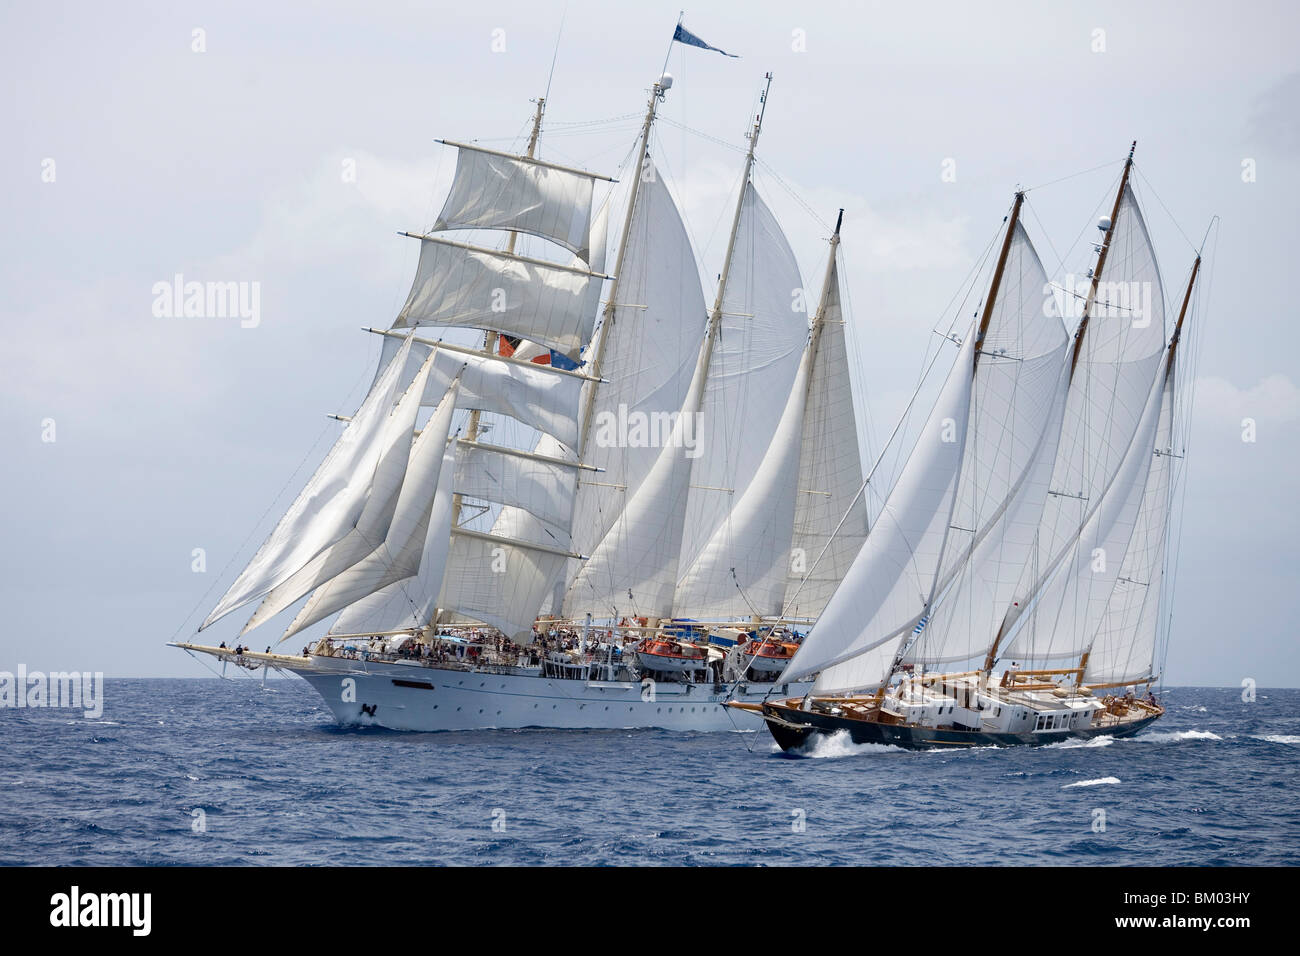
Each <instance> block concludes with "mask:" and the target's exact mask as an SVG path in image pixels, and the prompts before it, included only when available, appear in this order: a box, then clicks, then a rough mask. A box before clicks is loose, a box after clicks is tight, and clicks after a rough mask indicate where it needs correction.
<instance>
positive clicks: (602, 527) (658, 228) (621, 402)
mask: <svg viewBox="0 0 1300 956" xmlns="http://www.w3.org/2000/svg"><path fill="white" fill-rule="evenodd" d="M647 164H648V165H647V166H646V170H647V174H646V176H645V177H644V179H643V181H642V182H641V184H640V188H639V189H638V191H637V197H636V205H635V208H634V209H633V210H632V217H631V224H630V226H629V228H628V236H627V244H626V249H625V250H624V251H623V255H622V262H621V265H620V267H619V278H618V284H617V289H616V296H617V301H615V302H614V303H613V306H612V309H610V310H609V311H607V313H606V316H607V317H606V319H605V321H604V322H602V324H601V326H600V328H599V329H597V331H596V335H597V337H598V338H599V339H600V341H599V342H598V344H597V345H596V346H593V351H598V352H599V354H600V368H599V370H598V372H599V375H600V377H601V379H603V381H600V382H589V383H587V386H586V388H587V389H589V390H590V394H589V396H588V397H587V399H586V401H588V403H589V411H588V412H587V417H586V419H585V421H584V423H583V430H584V432H585V435H586V438H585V440H584V441H583V442H582V443H581V444H582V448H581V451H582V460H583V461H584V462H585V463H587V464H589V465H592V466H594V467H596V468H600V469H603V474H600V475H599V476H596V477H591V478H589V479H588V478H584V480H583V481H581V482H580V484H579V486H578V497H577V501H576V502H575V505H574V515H573V545H574V550H576V551H579V552H582V553H583V554H591V553H592V552H594V551H595V549H596V546H597V544H599V542H600V540H601V539H602V538H603V537H605V535H606V534H607V533H608V532H609V530H610V528H611V527H612V526H613V525H614V522H615V521H616V520H617V519H618V516H619V515H620V514H621V513H622V511H623V508H624V506H625V505H626V504H627V502H628V501H629V500H631V497H632V496H633V495H634V494H636V491H637V489H638V488H640V486H641V483H642V481H644V480H645V477H646V475H647V474H649V472H650V470H651V468H652V467H653V466H654V463H655V460H656V459H657V458H658V457H659V452H660V445H659V443H658V442H654V441H652V440H651V434H650V429H651V428H652V427H654V426H659V425H661V423H662V422H663V421H664V420H665V416H668V415H675V414H677V413H678V411H679V410H680V409H681V407H682V402H683V400H684V399H685V398H686V391H687V388H688V387H689V385H690V380H691V372H692V369H693V368H694V366H695V359H696V357H697V356H698V354H699V350H700V342H701V339H702V336H703V334H704V326H705V321H706V318H707V316H706V312H705V305H704V292H703V290H702V289H701V288H700V280H699V271H698V269H697V268H696V265H695V256H694V253H693V252H692V250H691V244H690V240H689V238H688V237H687V234H686V227H685V226H684V225H683V224H682V219H681V214H680V213H679V212H678V210H677V206H676V204H675V203H674V202H673V198H672V195H671V194H670V193H669V191H668V187H667V186H666V185H665V184H664V182H663V181H662V178H661V177H660V176H659V175H658V172H657V170H656V169H655V168H654V166H653V164H650V163H649V160H648V159H647ZM593 268H601V267H599V266H597V265H596V264H595V263H593ZM593 374H594V372H593ZM659 433H660V434H662V428H661V429H660V432H659ZM579 570H580V566H571V567H570V568H569V572H570V576H571V577H572V576H575V575H576V574H577V573H578V572H579ZM566 613H568V614H575V613H576V610H575V609H567V610H566Z"/></svg>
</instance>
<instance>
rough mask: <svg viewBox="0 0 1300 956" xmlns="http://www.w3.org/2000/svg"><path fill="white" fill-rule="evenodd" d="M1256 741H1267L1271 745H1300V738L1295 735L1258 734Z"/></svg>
mask: <svg viewBox="0 0 1300 956" xmlns="http://www.w3.org/2000/svg"><path fill="white" fill-rule="evenodd" d="M1255 739H1256V740H1267V741H1268V742H1269V743H1271V744H1300V736H1296V735H1295V734H1256V735H1255Z"/></svg>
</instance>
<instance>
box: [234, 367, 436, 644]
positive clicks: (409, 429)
mask: <svg viewBox="0 0 1300 956" xmlns="http://www.w3.org/2000/svg"><path fill="white" fill-rule="evenodd" d="M432 365H433V363H432V361H429V360H426V361H425V363H424V365H422V366H421V368H420V371H419V373H418V374H417V375H416V377H415V381H413V382H412V383H411V384H410V386H408V387H407V389H406V391H405V392H404V393H403V395H402V398H401V400H400V401H398V403H397V405H396V406H395V407H394V408H393V412H392V414H391V415H390V416H389V417H388V421H387V422H386V423H385V427H384V431H383V433H382V435H381V437H380V442H381V444H382V446H383V451H382V454H381V457H380V459H379V462H378V463H377V465H376V466H375V469H374V473H373V477H372V480H371V483H370V489H369V496H368V498H367V500H366V503H365V507H363V508H362V509H361V514H360V515H359V516H358V517H357V520H356V523H355V524H354V525H353V526H352V527H351V528H350V529H348V531H347V533H346V534H345V535H343V537H341V538H340V539H339V540H338V541H336V542H334V544H332V545H330V546H329V547H328V548H326V549H325V550H323V551H321V552H320V553H319V554H317V555H316V557H314V558H312V560H311V561H309V562H307V564H305V565H304V566H303V567H302V569H301V570H299V571H298V572H296V573H295V574H293V575H292V576H290V577H289V578H288V579H287V580H285V581H284V582H283V583H282V584H279V585H277V586H276V587H275V588H274V589H273V590H272V591H271V592H270V593H269V594H268V595H267V596H266V597H265V598H263V599H262V603H261V604H260V605H258V608H257V611H256V612H254V614H253V616H252V617H251V618H249V620H248V623H247V624H245V625H244V629H243V631H241V632H240V633H241V634H246V633H248V632H249V631H250V630H252V629H253V628H255V627H257V626H259V625H261V624H264V623H265V622H266V621H267V620H269V619H270V618H272V617H274V616H275V615H276V614H279V613H280V612H281V611H283V610H285V609H286V608H288V607H289V606H290V605H292V604H293V603H294V602H295V601H297V600H299V599H300V598H303V597H305V596H306V595H308V594H310V593H311V592H312V591H313V590H314V589H315V588H317V587H319V586H320V585H322V584H324V583H325V582H327V581H329V580H330V579H331V578H333V577H334V576H335V575H337V574H340V573H342V572H343V571H345V570H347V569H348V568H350V567H351V566H352V565H354V564H356V563H357V562H358V561H360V560H361V559H362V558H364V557H365V556H366V555H367V554H369V553H370V552H371V551H373V550H374V549H375V548H376V547H378V546H379V545H380V544H381V543H382V542H383V540H384V538H385V537H386V535H387V534H388V529H389V526H390V524H391V523H392V520H393V515H394V513H395V512H396V508H397V501H398V497H399V494H400V491H401V487H402V483H403V480H404V478H405V476H406V466H407V463H408V461H409V458H410V451H411V446H412V436H413V434H414V430H415V419H416V416H417V414H418V413H419V410H420V400H421V398H422V397H423V395H424V389H425V383H426V381H427V380H428V378H429V371H430V369H431V367H432Z"/></svg>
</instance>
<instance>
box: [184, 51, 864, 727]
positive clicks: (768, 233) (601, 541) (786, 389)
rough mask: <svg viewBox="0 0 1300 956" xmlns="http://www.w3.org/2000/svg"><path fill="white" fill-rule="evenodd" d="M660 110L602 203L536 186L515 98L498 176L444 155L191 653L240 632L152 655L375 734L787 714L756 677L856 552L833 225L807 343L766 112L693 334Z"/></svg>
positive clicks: (481, 163)
mask: <svg viewBox="0 0 1300 956" xmlns="http://www.w3.org/2000/svg"><path fill="white" fill-rule="evenodd" d="M770 84H771V75H770V74H768V76H767V85H768V87H770ZM671 86H672V77H671V76H669V75H668V74H664V76H663V77H661V78H660V80H659V81H658V82H657V83H655V84H654V86H653V88H652V90H651V94H650V97H649V102H648V104H647V108H646V113H645V118H644V121H643V123H642V125H641V129H640V132H639V135H638V137H637V142H636V145H635V146H634V149H633V152H632V153H631V155H630V159H629V162H628V163H627V164H626V168H627V170H628V173H627V175H625V176H624V177H622V182H620V183H619V184H618V187H617V188H615V187H614V186H613V185H612V184H613V180H609V179H607V178H606V177H603V176H600V175H598V174H596V173H592V172H588V171H585V170H582V169H576V168H572V167H569V166H564V165H559V164H555V163H551V162H547V161H545V160H543V159H540V158H538V155H537V153H538V144H539V136H540V133H541V130H542V120H543V112H544V107H545V99H544V98H543V99H539V100H538V101H537V107H536V112H535V114H534V120H533V128H532V134H531V136H530V138H529V142H528V147H527V150H526V152H525V153H523V154H520V155H515V154H511V153H505V152H498V151H494V150H489V149H485V148H483V147H480V146H477V145H471V144H466V143H451V142H449V143H447V145H448V146H449V147H451V148H455V149H456V150H457V151H458V159H457V166H456V171H455V176H454V179H453V181H452V183H451V187H450V190H449V193H448V195H447V198H446V200H445V203H444V205H443V208H442V211H441V213H440V214H439V216H438V218H437V220H436V222H435V223H434V226H433V228H432V229H431V230H430V231H429V232H427V233H419V234H413V233H406V235H408V236H413V237H414V238H416V239H418V241H419V242H420V260H419V265H418V268H417V272H416V276H415V280H414V283H413V285H412V288H411V291H410V294H409V296H408V298H407V300H406V303H405V305H404V306H403V307H402V309H401V311H400V313H399V315H398V316H397V319H396V321H395V322H394V323H393V324H392V327H391V328H390V329H387V330H383V331H379V330H374V329H371V330H369V331H371V332H378V333H379V334H381V335H383V336H384V341H383V346H384V347H383V350H382V357H381V361H380V366H379V369H378V371H377V373H376V376H375V379H374V382H373V383H372V386H371V388H370V391H369V393H368V394H367V396H366V398H365V400H364V401H363V402H362V403H361V406H360V407H359V408H358V409H357V411H356V412H355V414H353V415H351V416H347V417H343V418H342V420H343V421H345V426H344V428H343V431H342V434H341V435H340V437H339V439H338V441H337V443H336V444H335V446H334V448H333V449H332V450H331V451H330V453H329V454H328V456H327V457H326V458H325V460H324V462H323V463H322V464H321V465H320V467H319V468H318V469H317V471H316V473H315V474H314V475H313V476H312V478H311V479H310V481H309V482H308V483H307V485H306V487H305V488H304V489H303V490H302V492H301V493H300V494H299V495H298V497H297V499H296V500H295V501H294V502H293V504H292V505H291V506H290V508H289V510H288V512H287V513H286V514H285V515H284V517H283V518H282V519H281V520H280V522H279V524H278V525H277V526H276V528H275V529H274V531H273V532H272V533H271V535H270V537H269V538H268V539H267V540H266V541H265V542H264V543H263V544H262V546H261V548H260V549H259V550H258V551H257V553H256V555H255V556H254V557H253V559H252V560H251V561H250V562H249V564H248V566H247V567H246V568H245V569H244V570H243V572H242V573H241V574H240V575H239V577H238V578H237V580H236V581H235V582H234V583H233V584H232V585H231V586H230V588H229V590H228V591H227V592H226V594H225V596H224V597H222V599H221V600H220V602H219V603H218V604H217V606H216V607H215V608H214V609H213V611H212V612H211V614H210V615H209V616H208V618H207V620H206V621H205V622H204V624H203V625H202V627H201V628H200V630H203V629H204V628H206V627H208V626H210V625H211V624H213V623H214V622H216V621H217V620H218V619H220V618H222V617H224V616H225V615H227V614H229V613H231V612H233V611H236V610H238V609H240V608H243V607H246V606H249V605H252V604H253V603H254V602H257V606H256V610H255V611H254V613H253V614H252V616H251V618H250V619H249V620H248V623H247V624H246V625H245V627H244V630H243V631H242V632H241V636H240V642H239V643H238V644H237V645H236V646H235V647H227V646H225V644H224V642H223V643H222V644H221V645H219V646H216V647H213V646H211V645H210V644H203V643H198V642H194V641H192V642H185V643H180V644H178V645H177V646H180V647H183V648H185V649H187V650H189V651H192V652H200V653H205V654H210V655H214V656H216V657H218V658H220V659H221V660H222V661H223V665H224V664H230V663H233V664H235V665H239V666H243V667H246V668H250V669H259V668H262V669H272V668H274V669H278V670H281V671H287V672H291V673H294V674H297V675H299V676H301V677H303V678H304V679H306V680H307V681H308V682H309V683H311V684H312V686H314V687H315V688H316V689H317V690H318V691H319V692H320V694H321V696H322V698H323V699H324V700H325V701H326V703H327V704H328V705H329V707H330V709H331V710H332V711H333V713H334V715H335V716H336V718H337V719H338V720H339V721H340V722H342V723H345V724H359V725H377V726H383V727H388V728H392V729H398V730H461V729H475V728H515V727H562V728H591V727H595V728H601V727H605V728H625V727H659V728H668V729H673V730H731V729H757V728H759V727H760V726H761V723H762V721H761V718H760V717H759V716H758V715H757V714H755V713H751V712H747V711H739V710H736V709H733V708H729V707H727V706H726V704H727V703H728V702H729V701H740V702H751V703H757V702H759V701H761V700H763V699H765V698H766V697H769V696H771V695H772V694H773V693H776V694H780V695H782V696H789V695H801V694H804V693H805V692H806V691H807V690H809V689H810V688H811V686H812V685H811V682H810V681H809V680H806V679H804V680H799V681H782V680H781V679H780V675H781V672H782V671H783V670H784V669H785V667H786V665H787V664H788V662H789V660H790V658H791V657H793V656H794V655H795V653H796V651H797V650H798V647H799V642H800V640H801V633H800V630H801V629H802V628H806V627H807V625H808V624H809V623H811V621H813V620H815V619H816V618H817V616H818V615H819V614H820V613H821V611H822V609H823V608H824V607H825V606H826V604H827V602H828V601H829V600H830V596H831V594H832V592H834V591H835V589H836V587H837V586H838V585H839V583H840V581H841V580H842V578H843V577H844V574H845V573H846V572H847V571H848V569H849V567H850V565H851V564H852V562H853V559H854V557H855V556H856V554H857V552H858V550H859V549H860V548H861V546H862V543H863V541H864V539H865V537H866V532H867V514H866V506H865V503H864V502H863V501H862V500H861V499H860V495H859V490H860V487H861V485H862V464H861V458H860V453H859V442H858V427H857V423H856V419H855V415H854V409H853V401H852V397H851V396H852V393H851V389H850V383H849V372H848V352H847V345H846V341H845V327H844V325H845V324H844V318H843V313H842V309H841V299H840V283H839V274H838V266H837V261H836V259H837V252H838V246H839V223H838V222H837V224H836V227H835V233H834V235H833V236H832V237H831V239H830V255H829V262H828V264H827V267H826V270H825V273H824V277H823V280H822V283H821V290H820V296H819V298H818V300H817V302H816V309H815V311H814V313H813V315H812V316H811V317H809V315H808V314H807V311H806V307H805V306H804V305H803V304H802V303H803V297H802V289H803V282H802V280H801V278H800V275H799V269H798V266H797V264H796V261H795V257H794V255H793V253H792V252H791V249H790V247H789V244H788V242H787V241H786V239H785V236H784V234H783V233H782V230H781V227H780V225H779V223H778V222H777V220H776V218H775V217H774V216H773V214H772V212H771V210H770V209H769V208H768V206H767V205H766V203H765V202H764V201H763V199H762V197H761V196H760V195H759V193H758V191H757V190H756V188H755V186H754V182H753V175H752V174H753V170H754V163H755V149H756V147H757V145H758V140H759V134H760V133H761V131H762V122H763V112H764V110H765V108H766V101H767V89H765V90H764V92H763V95H762V97H761V102H762V104H763V105H762V107H761V108H760V111H759V113H758V115H757V117H756V118H755V119H754V122H753V125H752V128H751V130H750V132H749V134H748V148H747V151H746V154H745V161H744V169H743V175H742V177H741V189H740V194H739V195H738V196H737V198H736V201H735V209H734V214H733V216H732V219H731V229H730V235H729V239H728V243H727V249H726V255H725V260H724V263H723V267H722V271H721V273H720V275H719V278H718V288H717V293H716V296H715V299H714V302H713V305H712V307H711V308H709V307H707V306H706V304H705V298H704V292H703V289H702V286H701V282H700V277H699V269H698V267H697V263H696V258H695V254H694V251H693V250H692V248H691V244H690V241H689V239H688V235H687V230H686V228H685V226H684V225H683V222H682V218H681V214H680V212H679V210H678V208H677V205H676V203H675V201H674V199H673V197H672V195H671V194H670V192H669V190H668V189H667V187H666V185H665V184H664V182H663V180H662V178H661V177H660V176H659V174H658V172H657V167H656V164H655V161H654V157H653V154H654V152H655V150H654V148H653V139H652V130H653V127H654V123H655V119H656V114H657V111H658V108H659V106H660V104H661V103H662V102H663V100H664V98H665V96H666V94H667V93H668V91H669V89H670V88H671ZM602 190H603V191H604V193H605V195H604V198H603V200H602V199H601V198H599V197H600V192H601V191H602ZM611 222H614V223H617V224H618V225H619V228H618V229H617V241H615V242H614V243H613V244H612V249H613V255H612V256H610V255H608V252H609V251H610V245H611V244H610V243H609V242H608V241H607V231H608V229H607V227H608V225H609V224H610V223H611ZM451 329H473V330H477V331H480V332H481V333H482V336H483V337H482V346H481V347H479V348H474V347H467V346H465V345H459V344H453V343H452V342H451V341H448V340H446V339H444V338H441V337H439V336H441V335H443V334H445V333H446V331H447V330H451ZM430 409H431V411H429V410H430ZM422 410H424V411H422ZM521 432H522V433H523V434H525V435H526V436H527V437H526V439H525V440H523V441H516V442H506V441H496V440H489V439H495V436H496V434H498V433H501V434H505V433H513V434H519V433H521ZM304 598H306V602H305V604H302V605H301V607H300V609H299V610H298V612H297V615H296V616H295V617H294V618H293V620H292V622H291V623H290V624H289V625H288V627H287V629H286V630H285V631H284V633H283V636H282V638H281V639H282V640H289V639H291V638H293V637H294V636H295V635H297V634H298V633H299V632H300V631H302V630H303V629H304V628H307V627H309V626H311V625H313V624H316V623H318V622H321V621H324V620H325V619H327V618H328V617H330V616H331V615H337V618H336V619H335V620H334V622H333V624H332V626H331V627H330V629H329V631H328V633H327V634H326V635H325V636H324V637H322V638H320V639H318V640H316V641H314V642H312V643H310V644H309V646H307V647H304V648H303V650H302V653H301V654H292V653H278V652H274V651H271V650H269V649H268V651H267V652H266V653H255V652H252V651H251V650H249V649H248V648H247V647H245V646H244V642H245V641H246V637H245V635H247V633H248V632H249V631H250V630H251V629H252V628H255V627H257V626H259V625H262V624H264V623H266V622H268V621H270V620H271V619H272V618H274V617H276V616H277V615H279V614H281V613H282V612H285V611H287V610H289V609H291V608H292V607H293V606H295V605H297V604H298V603H299V602H300V601H302V600H303V599H304ZM264 673H265V670H264Z"/></svg>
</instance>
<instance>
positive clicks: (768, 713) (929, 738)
mask: <svg viewBox="0 0 1300 956" xmlns="http://www.w3.org/2000/svg"><path fill="white" fill-rule="evenodd" d="M1162 715H1163V711H1162V712H1161V713H1157V714H1152V715H1151V716H1149V717H1142V718H1139V719H1137V720H1134V721H1131V722H1127V723H1124V724H1120V725H1116V726H1111V727H1085V728H1081V729H1078V730H1055V731H1038V732H1034V733H1026V734H995V733H986V732H984V731H980V730H944V729H941V728H935V727H907V726H904V725H902V724H882V723H876V722H875V721H871V720H862V719H861V718H856V717H844V716H841V715H836V714H823V713H818V712H816V711H806V710H799V709H798V708H796V707H790V706H787V705H785V704H780V703H770V702H769V703H764V704H763V719H764V723H766V724H767V729H768V730H769V731H771V733H772V736H773V738H775V740H776V742H777V744H779V745H780V747H781V749H782V750H785V751H798V750H802V749H803V748H804V747H806V746H807V745H808V744H809V743H811V742H812V741H813V738H814V737H829V736H831V735H832V734H835V733H839V732H841V731H846V732H847V733H848V734H849V737H850V739H851V740H852V741H853V742H854V743H855V744H884V745H885V746H889V747H903V748H906V749H908V750H934V749H948V750H960V749H962V748H964V747H1017V746H1027V747H1041V746H1042V745H1044V744H1054V743H1060V742H1061V741H1064V740H1088V739H1090V738H1092V737H1128V736H1131V735H1132V734H1135V733H1137V732H1138V731H1139V730H1142V729H1143V728H1145V727H1148V726H1150V725H1151V724H1152V723H1153V722H1155V721H1157V720H1159V719H1160V717H1161V716H1162Z"/></svg>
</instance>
